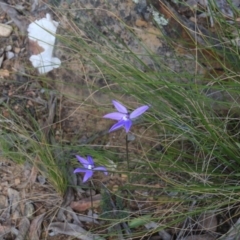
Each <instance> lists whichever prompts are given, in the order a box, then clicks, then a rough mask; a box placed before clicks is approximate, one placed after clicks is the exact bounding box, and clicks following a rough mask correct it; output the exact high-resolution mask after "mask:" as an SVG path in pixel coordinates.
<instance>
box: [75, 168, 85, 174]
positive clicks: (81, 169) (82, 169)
mask: <svg viewBox="0 0 240 240" xmlns="http://www.w3.org/2000/svg"><path fill="white" fill-rule="evenodd" d="M86 171H87V169H84V168H76V169H75V170H74V171H73V173H85V172H86Z"/></svg>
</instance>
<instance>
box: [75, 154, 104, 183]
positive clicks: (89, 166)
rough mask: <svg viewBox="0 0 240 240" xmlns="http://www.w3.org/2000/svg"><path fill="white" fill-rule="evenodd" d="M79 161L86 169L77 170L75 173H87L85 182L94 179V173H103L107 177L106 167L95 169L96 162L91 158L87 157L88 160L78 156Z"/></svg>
mask: <svg viewBox="0 0 240 240" xmlns="http://www.w3.org/2000/svg"><path fill="white" fill-rule="evenodd" d="M76 158H77V160H78V161H79V162H80V163H81V164H82V165H83V167H84V168H77V169H75V170H74V172H73V173H85V175H84V178H83V182H86V181H87V180H88V179H89V178H91V177H92V175H93V172H94V171H102V172H103V173H104V174H105V175H108V172H107V169H106V168H105V167H102V166H100V167H95V164H94V161H93V159H92V157H91V156H87V159H85V158H82V157H80V156H78V155H76Z"/></svg>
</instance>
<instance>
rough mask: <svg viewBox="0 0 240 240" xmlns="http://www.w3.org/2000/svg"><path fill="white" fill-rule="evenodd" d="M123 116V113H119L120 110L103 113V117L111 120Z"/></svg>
mask: <svg viewBox="0 0 240 240" xmlns="http://www.w3.org/2000/svg"><path fill="white" fill-rule="evenodd" d="M124 116H126V114H125V113H120V112H113V113H108V114H106V115H104V116H103V117H104V118H110V119H113V120H118V121H119V120H121V119H122V118H123V117H124Z"/></svg>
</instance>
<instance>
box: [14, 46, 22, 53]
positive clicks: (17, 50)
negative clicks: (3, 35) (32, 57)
mask: <svg viewBox="0 0 240 240" xmlns="http://www.w3.org/2000/svg"><path fill="white" fill-rule="evenodd" d="M13 51H14V52H15V53H16V54H18V53H20V51H21V48H18V47H15V48H14V49H13Z"/></svg>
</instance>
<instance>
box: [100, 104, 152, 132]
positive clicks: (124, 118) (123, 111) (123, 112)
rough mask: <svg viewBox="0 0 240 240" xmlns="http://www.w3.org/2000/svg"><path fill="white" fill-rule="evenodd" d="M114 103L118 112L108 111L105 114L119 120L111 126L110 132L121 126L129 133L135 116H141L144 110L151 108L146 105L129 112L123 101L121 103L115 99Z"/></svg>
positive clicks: (106, 116) (105, 116)
mask: <svg viewBox="0 0 240 240" xmlns="http://www.w3.org/2000/svg"><path fill="white" fill-rule="evenodd" d="M112 103H113V105H114V107H115V108H116V109H117V110H118V112H113V113H108V114H106V115H104V116H103V117H104V118H109V119H113V120H117V121H118V122H117V123H116V124H114V125H113V126H112V127H111V128H110V130H109V132H112V131H114V130H117V129H119V128H121V127H124V128H125V130H126V133H128V132H129V130H130V128H131V126H132V120H133V119H134V118H137V117H139V116H141V115H142V114H143V113H144V112H146V111H147V110H148V109H149V106H147V105H144V106H141V107H139V108H137V109H135V110H134V111H133V112H131V113H129V112H128V110H127V108H126V107H125V106H124V105H122V104H121V103H119V102H117V101H115V100H113V101H112Z"/></svg>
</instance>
